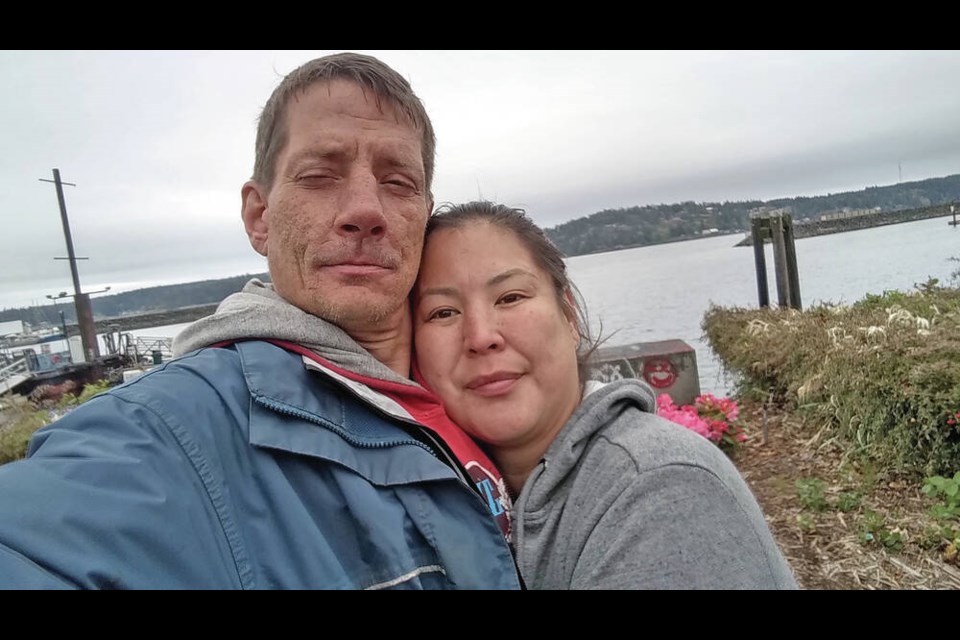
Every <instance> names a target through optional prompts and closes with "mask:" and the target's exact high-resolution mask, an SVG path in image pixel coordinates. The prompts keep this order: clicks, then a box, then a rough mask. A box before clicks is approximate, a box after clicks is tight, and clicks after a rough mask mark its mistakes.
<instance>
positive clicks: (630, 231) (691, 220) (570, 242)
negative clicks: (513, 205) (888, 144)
mask: <svg viewBox="0 0 960 640" xmlns="http://www.w3.org/2000/svg"><path fill="white" fill-rule="evenodd" d="M953 202H960V174H956V175H951V176H946V177H943V178H930V179H927V180H919V181H916V182H901V183H899V184H895V185H889V186H885V187H867V188H866V189H862V190H860V191H847V192H844V193H833V194H827V195H825V196H814V197H796V198H780V199H777V200H767V201H762V200H748V201H743V202H681V203H679V204H659V205H646V206H642V207H639V206H638V207H630V208H628V209H607V210H605V211H600V212H598V213H594V214H592V215H589V216H586V217H583V218H577V219H576V220H571V221H569V222H565V223H563V224H561V225H558V226H556V227H551V228H549V229H546V232H547V235H548V236H549V237H550V239H551V240H553V242H554V243H555V244H556V245H557V246H558V247H559V248H560V250H561V251H563V252H564V253H565V254H566V255H567V256H577V255H582V254H586V253H598V252H601V251H613V250H616V249H627V248H630V247H640V246H644V245H649V244H660V243H663V242H672V241H675V240H684V239H688V238H695V237H700V236H703V235H704V234H706V233H733V232H738V231H744V232H745V231H746V230H747V229H749V228H750V215H751V214H752V213H762V212H765V211H773V210H778V209H783V210H785V211H786V212H788V213H790V214H791V215H792V216H793V220H794V222H802V221H804V220H814V219H816V218H817V217H818V216H820V215H824V214H831V213H838V212H842V211H857V210H864V209H871V210H879V211H882V212H887V211H901V210H904V209H917V208H921V207H929V206H933V205H940V204H948V203H953Z"/></svg>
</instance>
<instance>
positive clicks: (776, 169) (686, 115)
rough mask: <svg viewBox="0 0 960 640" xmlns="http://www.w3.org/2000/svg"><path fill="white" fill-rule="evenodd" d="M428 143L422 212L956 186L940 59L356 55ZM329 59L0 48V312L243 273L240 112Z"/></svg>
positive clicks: (247, 124)
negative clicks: (431, 135) (371, 65)
mask: <svg viewBox="0 0 960 640" xmlns="http://www.w3.org/2000/svg"><path fill="white" fill-rule="evenodd" d="M363 52H364V53H370V54H372V55H376V56H377V57H379V58H381V59H382V60H384V61H385V62H387V63H388V64H390V65H391V66H393V67H394V68H395V69H397V70H398V71H399V72H400V73H402V74H403V75H404V76H405V77H407V78H408V79H409V80H410V82H411V84H412V85H413V88H414V91H416V92H417V94H418V95H419V96H420V97H421V99H422V100H423V101H424V103H425V104H426V107H427V111H428V112H429V114H430V116H431V118H432V120H433V123H434V127H435V129H436V131H437V138H438V147H437V170H436V177H435V180H434V194H435V196H436V199H437V202H438V203H440V202H445V201H463V200H472V199H476V198H478V197H483V198H488V199H494V200H498V201H500V202H503V203H505V204H508V205H512V206H519V207H523V208H525V209H527V211H528V212H529V213H530V214H531V216H532V217H533V218H534V219H535V220H537V221H538V222H539V223H540V224H541V225H543V226H545V227H550V226H554V225H557V224H559V223H561V222H565V221H567V220H571V219H574V218H579V217H583V216H588V215H590V214H592V213H595V212H597V211H600V210H603V209H609V208H618V207H630V206H635V205H646V204H658V203H673V202H681V201H685V200H695V201H711V202H722V201H724V200H751V199H760V200H768V199H772V198H778V197H793V196H800V195H808V196H812V195H819V194H825V193H836V192H839V191H846V190H856V189H862V188H864V187H867V186H873V185H888V184H894V183H896V182H898V181H899V180H901V179H902V180H903V181H911V180H921V179H925V178H931V177H939V176H945V175H951V174H955V173H960V82H958V78H960V52H958V51H739V52H738V51H363ZM326 53H333V51H82V52H71V51H2V52H0V86H2V87H3V98H2V100H0V145H2V146H3V153H0V229H2V230H0V238H2V241H0V308H5V307H13V306H27V305H32V304H41V303H48V302H49V301H48V300H47V299H46V296H47V295H50V294H57V293H58V292H60V291H67V292H69V293H73V285H72V280H71V276H70V268H69V264H68V263H67V261H65V260H55V259H54V258H55V257H60V256H66V248H65V246H66V245H65V241H64V235H63V228H62V225H61V220H60V213H59V208H58V205H57V196H56V190H55V188H54V186H53V184H51V183H50V182H44V181H42V180H51V179H52V170H53V169H54V168H58V169H59V170H60V173H61V177H62V179H63V180H64V181H65V182H69V183H73V184H75V185H76V186H65V187H64V195H65V198H66V205H67V212H68V214H69V218H70V226H71V230H72V235H73V242H74V247H75V249H76V254H77V255H78V256H81V257H88V258H89V259H88V260H84V261H81V262H79V263H78V264H79V271H80V279H81V283H82V285H83V289H84V291H96V290H98V289H102V288H104V287H106V286H110V287H111V293H113V292H118V291H124V290H129V289H132V288H138V287H142V286H152V285H158V284H170V283H177V282H189V281H194V280H201V279H206V278H217V277H225V276H233V275H239V274H242V273H256V272H261V271H265V270H266V262H265V259H263V258H261V257H260V256H259V255H257V254H256V253H254V251H253V250H252V249H251V248H250V246H249V244H248V242H247V239H246V235H245V234H244V232H243V226H242V224H241V221H240V186H241V185H242V184H243V182H244V181H245V180H246V179H247V178H248V177H249V175H250V173H251V171H252V167H253V142H254V136H255V128H256V119H257V116H258V115H259V112H260V108H261V107H262V105H263V102H264V101H265V100H266V99H267V97H268V96H269V94H270V92H271V90H272V89H273V87H274V86H276V84H277V83H278V82H279V80H280V79H281V77H282V76H283V75H284V74H286V73H287V72H289V71H290V70H291V69H293V68H294V67H296V66H298V65H299V64H301V63H303V62H306V61H307V60H309V59H311V58H314V57H317V56H320V55H324V54H326Z"/></svg>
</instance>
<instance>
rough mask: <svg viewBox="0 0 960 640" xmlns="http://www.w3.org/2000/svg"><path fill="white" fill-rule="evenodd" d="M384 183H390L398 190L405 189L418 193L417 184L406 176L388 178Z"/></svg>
mask: <svg viewBox="0 0 960 640" xmlns="http://www.w3.org/2000/svg"><path fill="white" fill-rule="evenodd" d="M383 183H384V184H386V185H389V186H390V187H392V188H394V189H397V190H398V191H405V192H410V193H416V191H417V185H415V184H414V183H412V182H410V181H409V180H407V179H405V178H387V179H386V180H384V181H383Z"/></svg>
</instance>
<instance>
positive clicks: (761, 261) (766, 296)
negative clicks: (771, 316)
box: [750, 217, 770, 309]
mask: <svg viewBox="0 0 960 640" xmlns="http://www.w3.org/2000/svg"><path fill="white" fill-rule="evenodd" d="M766 222H767V219H766V218H760V217H757V218H753V219H752V220H751V221H750V233H751V235H752V236H753V261H754V263H755V264H756V267H757V297H758V298H759V302H760V308H761V309H762V308H764V307H769V306H770V292H769V290H768V285H767V258H766V254H765V252H764V249H763V239H764V236H765V233H764V230H765V226H766V225H765V224H764V223H766Z"/></svg>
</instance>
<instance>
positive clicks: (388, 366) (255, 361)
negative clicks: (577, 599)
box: [0, 54, 519, 589]
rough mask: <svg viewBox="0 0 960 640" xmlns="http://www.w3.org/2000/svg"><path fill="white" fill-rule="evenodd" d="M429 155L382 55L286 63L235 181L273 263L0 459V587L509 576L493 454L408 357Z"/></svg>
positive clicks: (425, 123) (422, 120)
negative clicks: (456, 421)
mask: <svg viewBox="0 0 960 640" xmlns="http://www.w3.org/2000/svg"><path fill="white" fill-rule="evenodd" d="M433 160H434V134H433V128H432V125H431V124H430V120H429V118H428V117H427V114H426V113H425V111H424V109H423V106H422V104H421V103H420V101H419V99H418V98H417V97H416V96H415V95H414V94H413V92H412V90H411V89H410V87H409V84H408V83H407V82H406V80H404V79H403V78H402V77H401V76H400V75H399V74H397V73H396V72H395V71H393V70H392V69H390V68H389V67H388V66H386V65H384V64H383V63H382V62H380V61H379V60H376V59H375V58H371V57H367V56H360V55H356V54H337V55H333V56H328V57H325V58H319V59H317V60H313V61H311V62H308V63H306V64H304V65H303V66H301V67H300V68H299V69H297V70H295V71H293V72H292V73H291V74H290V75H288V76H287V77H286V78H285V79H284V80H283V81H282V82H281V83H280V85H279V86H278V87H277V89H276V90H275V91H274V93H273V95H272V96H271V98H270V99H269V101H268V102H267V104H266V105H265V107H264V109H263V112H262V114H261V117H260V123H259V128H258V132H257V142H256V160H255V166H254V174H253V178H252V179H251V180H250V181H249V182H247V183H246V184H245V185H244V186H243V188H242V192H241V195H242V200H243V203H242V217H243V222H244V225H245V228H246V230H247V234H248V236H249V238H250V243H251V245H252V246H253V248H254V249H255V250H256V251H258V252H259V253H261V254H263V255H264V256H266V257H267V261H268V266H269V270H270V276H271V281H272V286H269V285H265V284H263V283H261V282H259V281H256V280H254V281H251V282H250V283H248V285H247V286H246V287H245V288H244V290H243V291H242V292H240V293H238V294H234V295H233V296H230V297H229V298H227V299H226V300H225V301H224V302H223V303H222V304H221V306H220V308H219V309H218V311H217V313H216V314H214V315H213V316H210V317H208V318H204V319H202V320H200V321H198V322H197V323H195V324H194V325H192V326H191V327H188V329H187V330H186V331H185V332H184V333H183V334H182V335H181V336H178V338H177V343H176V350H177V351H178V353H180V354H183V355H182V357H180V358H177V359H175V360H173V361H171V362H169V363H168V364H166V365H164V366H162V367H160V368H159V369H157V370H155V371H153V372H150V373H148V374H146V375H144V376H142V377H140V378H138V379H137V380H135V381H133V382H131V383H128V384H126V385H123V386H121V387H117V388H114V389H112V390H111V391H109V392H107V393H105V394H102V395H100V396H98V397H96V398H94V399H93V400H90V401H88V402H87V403H86V404H84V405H82V406H81V407H79V408H77V409H75V410H74V411H73V412H71V413H70V414H68V415H67V416H66V417H64V418H63V419H61V420H60V421H58V422H57V423H54V424H53V425H50V426H48V427H45V428H44V429H41V430H40V431H38V432H37V433H36V435H35V436H34V438H33V440H32V442H31V446H30V449H29V452H28V457H27V458H26V459H24V460H22V461H17V462H14V463H11V464H8V465H5V466H3V467H0V586H2V587H8V588H9V587H19V588H24V587H25V588H56V587H64V588H71V587H81V588H104V587H111V588H114V587H120V588H213V589H219V588H245V589H247V588H348V589H352V588H363V589H380V588H484V589H487V588H490V589H493V588H517V587H519V583H518V577H517V573H516V569H515V565H514V563H513V560H512V557H511V554H510V550H509V547H508V545H507V543H506V540H505V535H506V534H507V533H508V531H507V528H506V526H505V523H506V522H507V515H508V514H507V513H506V510H507V507H508V506H509V504H508V501H507V500H506V499H505V497H502V496H500V495H499V494H498V493H497V489H498V488H499V487H502V481H501V480H500V477H499V475H498V474H497V473H496V472H495V470H494V467H493V465H492V464H491V463H490V462H489V460H488V459H487V458H486V457H485V456H484V455H483V453H482V452H481V451H480V450H479V449H478V448H477V447H476V446H475V445H474V444H473V443H472V441H471V440H470V439H469V438H467V437H466V436H465V435H464V434H462V432H460V431H459V430H457V429H456V428H455V427H453V425H452V424H451V423H450V422H449V420H448V419H447V418H446V416H445V414H443V411H442V407H441V405H440V404H439V402H438V401H437V400H436V399H435V398H434V397H433V396H431V395H430V394H428V393H427V392H426V391H424V390H423V389H422V388H421V387H419V386H418V385H416V384H414V383H413V382H411V381H410V380H409V377H410V352H411V318H410V310H409V306H408V303H407V294H408V293H409V291H410V288H411V287H412V285H413V281H414V278H415V276H416V271H417V268H418V265H419V261H420V253H421V249H422V244H423V233H424V227H425V224H426V220H427V217H428V215H429V212H430V210H431V209H432V205H433V202H432V196H431V190H430V189H431V182H432V178H433ZM421 423H422V424H427V425H429V428H427V427H424V426H421ZM497 519H499V522H500V523H501V526H498V520H497Z"/></svg>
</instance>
